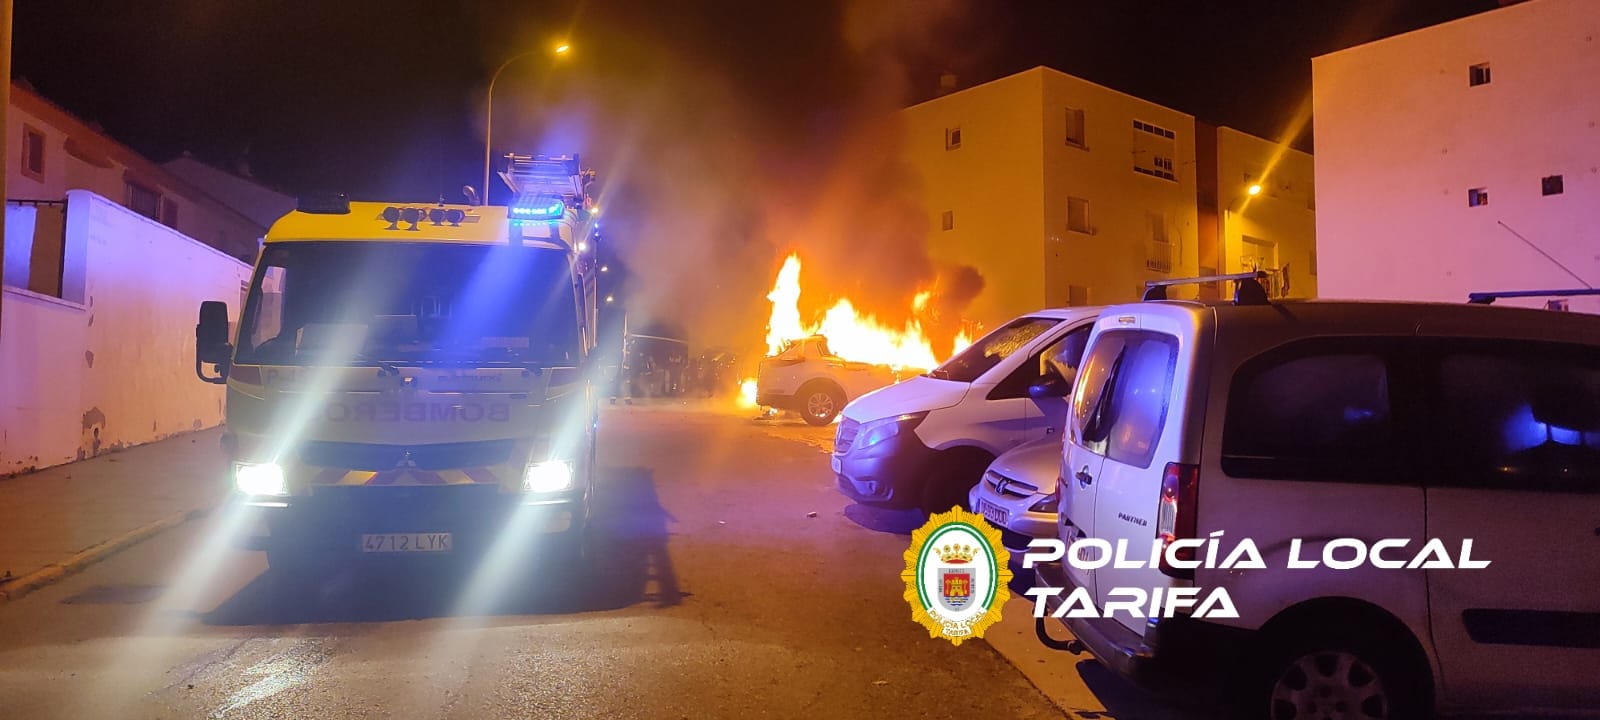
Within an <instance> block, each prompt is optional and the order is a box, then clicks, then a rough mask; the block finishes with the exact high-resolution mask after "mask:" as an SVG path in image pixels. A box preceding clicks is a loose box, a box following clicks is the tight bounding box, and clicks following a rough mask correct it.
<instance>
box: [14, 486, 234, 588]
mask: <svg viewBox="0 0 1600 720" xmlns="http://www.w3.org/2000/svg"><path fill="white" fill-rule="evenodd" d="M207 512H209V508H194V509H192V510H185V511H183V512H179V513H173V514H172V515H168V516H167V517H164V518H161V519H160V520H157V521H155V522H152V523H146V524H144V525H140V526H139V527H136V528H134V529H132V530H129V531H128V532H125V533H123V534H121V535H118V536H117V537H114V538H111V539H110V540H106V541H104V542H101V543H97V544H95V545H91V546H89V547H88V548H85V549H83V550H80V551H78V552H77V553H75V554H73V555H72V556H70V557H68V558H67V559H65V560H62V561H60V562H54V563H51V564H49V565H46V566H44V567H42V568H39V569H38V570H35V571H33V572H30V573H28V574H26V575H22V576H20V577H18V578H16V579H14V580H11V581H10V582H7V583H5V584H4V585H0V604H4V603H7V602H10V601H12V600H16V599H19V598H21V597H22V596H24V595H27V594H28V593H30V592H33V591H34V590H38V589H39V588H42V587H44V586H46V585H49V584H51V583H54V582H55V581H57V580H60V579H61V578H64V577H66V576H68V575H71V574H73V573H76V572H78V571H80V570H83V569H84V568H86V567H89V566H90V565H93V564H95V563H97V562H99V561H101V560H104V559H106V558H108V557H111V556H112V555H115V554H117V553H119V552H122V551H123V550H126V549H128V548H130V547H133V546H134V545H137V544H139V543H141V542H143V541H145V540H148V539H150V538H151V537H154V536H156V535H158V534H160V533H161V532H162V531H164V530H170V529H172V528H175V527H177V526H179V525H182V524H184V523H186V522H189V521H190V520H194V519H197V518H200V517H203V516H205V514H206V513H207Z"/></svg>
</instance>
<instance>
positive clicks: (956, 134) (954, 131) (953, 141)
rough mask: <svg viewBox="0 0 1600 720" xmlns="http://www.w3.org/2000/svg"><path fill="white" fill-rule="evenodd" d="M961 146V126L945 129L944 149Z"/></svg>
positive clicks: (953, 148)
mask: <svg viewBox="0 0 1600 720" xmlns="http://www.w3.org/2000/svg"><path fill="white" fill-rule="evenodd" d="M960 147H961V128H958V127H953V128H945V129H944V149H946V150H955V149H958V148H960Z"/></svg>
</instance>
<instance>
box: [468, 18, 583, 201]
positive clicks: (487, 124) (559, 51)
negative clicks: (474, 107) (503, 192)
mask: <svg viewBox="0 0 1600 720" xmlns="http://www.w3.org/2000/svg"><path fill="white" fill-rule="evenodd" d="M570 50H572V46H571V45H568V44H567V43H561V44H560V45H557V46H556V47H555V49H554V51H553V53H554V54H555V55H557V56H560V55H566V54H567V52H568V51H570ZM542 52H544V51H543V50H529V51H527V52H525V53H520V54H517V55H512V56H511V57H509V58H507V59H506V61H505V62H503V63H500V67H499V68H496V69H495V71H494V74H493V75H491V76H489V98H488V100H487V101H486V103H485V104H486V107H485V108H484V113H483V188H481V190H482V192H483V196H482V202H481V203H480V204H482V205H488V204H489V165H490V161H491V158H492V153H493V149H492V148H493V146H494V83H495V81H496V80H499V79H500V73H502V72H505V69H506V68H508V67H511V64H512V63H514V62H516V61H518V60H521V59H523V58H525V57H528V56H530V55H538V54H540V53H542Z"/></svg>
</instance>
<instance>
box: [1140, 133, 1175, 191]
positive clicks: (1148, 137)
mask: <svg viewBox="0 0 1600 720" xmlns="http://www.w3.org/2000/svg"><path fill="white" fill-rule="evenodd" d="M1177 155H1178V140H1177V134H1176V133H1174V132H1172V131H1171V130H1168V129H1166V128H1162V127H1157V126H1155V125H1151V124H1150V123H1147V122H1144V121H1142V120H1135V121H1133V171H1134V172H1136V173H1139V174H1141V175H1149V176H1151V177H1158V178H1161V179H1163V180H1171V181H1173V182H1177V180H1178V175H1177V167H1176V164H1175V163H1173V161H1172V159H1173V158H1174V157H1177Z"/></svg>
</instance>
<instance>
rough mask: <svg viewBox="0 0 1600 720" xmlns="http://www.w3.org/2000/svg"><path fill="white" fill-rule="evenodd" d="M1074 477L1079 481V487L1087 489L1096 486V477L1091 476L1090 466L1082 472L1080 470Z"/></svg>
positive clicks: (1085, 467) (1086, 466) (1084, 467)
mask: <svg viewBox="0 0 1600 720" xmlns="http://www.w3.org/2000/svg"><path fill="white" fill-rule="evenodd" d="M1073 477H1075V478H1077V479H1078V487H1081V488H1086V487H1089V486H1090V485H1092V484H1094V476H1093V475H1090V474H1089V466H1088V465H1085V466H1083V469H1082V470H1079V471H1078V472H1077V473H1074V474H1073Z"/></svg>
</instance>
